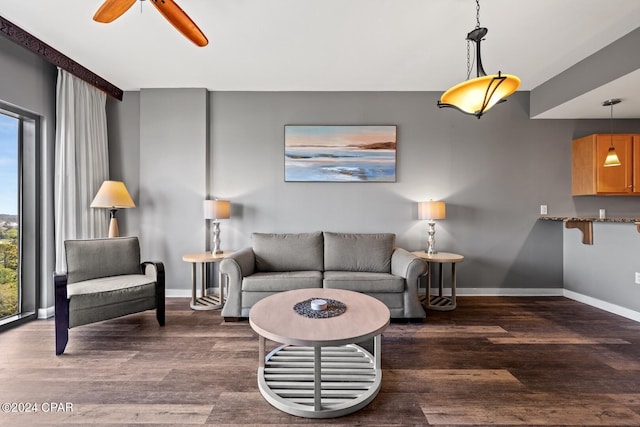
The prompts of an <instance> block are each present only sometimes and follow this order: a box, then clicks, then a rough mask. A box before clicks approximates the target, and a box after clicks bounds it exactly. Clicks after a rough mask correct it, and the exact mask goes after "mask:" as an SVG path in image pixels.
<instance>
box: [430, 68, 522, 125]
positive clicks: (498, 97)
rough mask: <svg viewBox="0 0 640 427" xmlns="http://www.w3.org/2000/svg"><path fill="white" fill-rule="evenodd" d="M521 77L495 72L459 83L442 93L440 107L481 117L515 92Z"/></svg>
mask: <svg viewBox="0 0 640 427" xmlns="http://www.w3.org/2000/svg"><path fill="white" fill-rule="evenodd" d="M519 86H520V79H519V78H518V77H516V76H512V75H509V74H501V73H498V74H493V75H490V76H482V77H477V78H475V79H471V80H466V81H464V82H462V83H458V84H457V85H455V86H453V87H452V88H450V89H448V90H447V91H446V92H445V93H443V94H442V97H441V98H440V101H438V107H441V108H442V107H453V108H457V109H458V110H460V111H462V112H463V113H466V114H472V115H474V116H476V117H478V118H480V117H481V116H482V115H483V114H484V112H485V111H487V110H488V109H490V108H491V107H493V106H494V105H496V104H497V103H499V102H502V101H505V98H506V97H508V96H509V95H511V94H512V93H514V92H515V91H516V90H517V89H518V87H519Z"/></svg>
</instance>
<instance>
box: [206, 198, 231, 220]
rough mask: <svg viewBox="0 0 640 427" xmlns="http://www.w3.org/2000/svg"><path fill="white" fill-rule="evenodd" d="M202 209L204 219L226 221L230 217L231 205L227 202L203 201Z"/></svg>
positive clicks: (216, 200)
mask: <svg viewBox="0 0 640 427" xmlns="http://www.w3.org/2000/svg"><path fill="white" fill-rule="evenodd" d="M203 208H204V218H205V219H228V218H230V217H231V203H230V202H229V201H228V200H218V199H215V200H205V201H204V203H203Z"/></svg>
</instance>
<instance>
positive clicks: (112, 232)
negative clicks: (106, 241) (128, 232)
mask: <svg viewBox="0 0 640 427" xmlns="http://www.w3.org/2000/svg"><path fill="white" fill-rule="evenodd" d="M109 237H110V238H111V237H120V230H118V220H117V219H116V218H115V217H111V221H109Z"/></svg>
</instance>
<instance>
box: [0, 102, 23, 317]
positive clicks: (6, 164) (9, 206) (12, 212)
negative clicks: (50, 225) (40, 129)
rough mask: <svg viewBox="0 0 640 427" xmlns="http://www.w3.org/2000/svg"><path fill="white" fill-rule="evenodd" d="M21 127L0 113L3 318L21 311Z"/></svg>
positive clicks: (0, 303)
mask: <svg viewBox="0 0 640 427" xmlns="http://www.w3.org/2000/svg"><path fill="white" fill-rule="evenodd" d="M18 125H19V120H18V119H16V118H14V117H11V116H7V115H5V114H1V113H0V318H3V317H7V316H12V315H14V314H17V313H18V312H19V307H18V302H19V274H18V272H19V265H18V262H19V257H18V253H19V252H18V242H19V239H18V232H19V227H18V224H19V218H18Z"/></svg>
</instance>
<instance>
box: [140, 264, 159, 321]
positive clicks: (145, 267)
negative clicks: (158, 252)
mask: <svg viewBox="0 0 640 427" xmlns="http://www.w3.org/2000/svg"><path fill="white" fill-rule="evenodd" d="M140 269H141V272H142V274H144V275H145V276H147V277H149V278H151V279H152V280H153V281H154V282H156V319H158V323H159V324H160V326H164V322H165V315H164V312H165V301H164V298H165V279H164V264H163V263H162V262H160V261H153V262H152V261H145V262H143V263H142V264H140Z"/></svg>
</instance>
